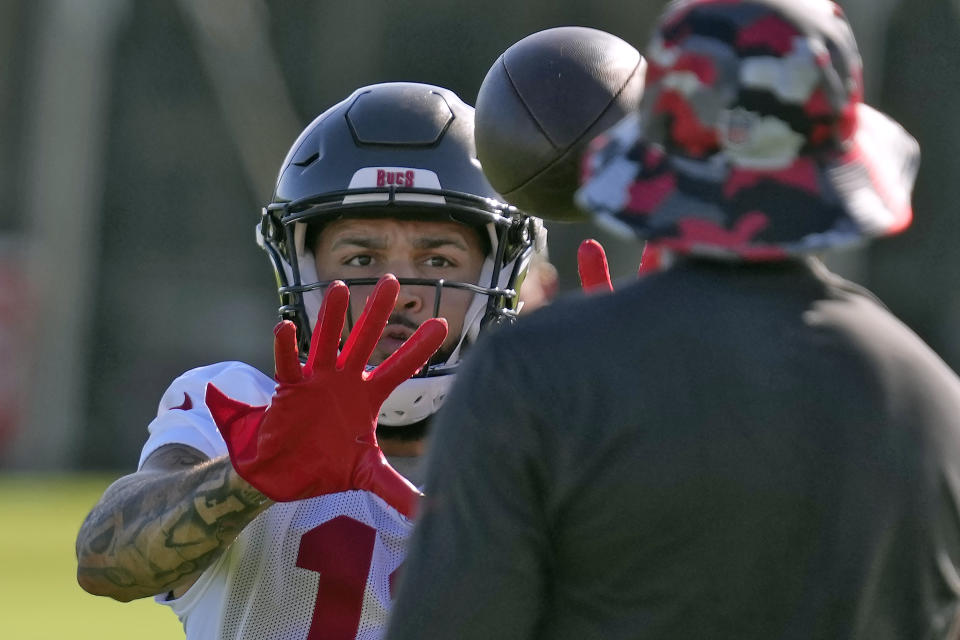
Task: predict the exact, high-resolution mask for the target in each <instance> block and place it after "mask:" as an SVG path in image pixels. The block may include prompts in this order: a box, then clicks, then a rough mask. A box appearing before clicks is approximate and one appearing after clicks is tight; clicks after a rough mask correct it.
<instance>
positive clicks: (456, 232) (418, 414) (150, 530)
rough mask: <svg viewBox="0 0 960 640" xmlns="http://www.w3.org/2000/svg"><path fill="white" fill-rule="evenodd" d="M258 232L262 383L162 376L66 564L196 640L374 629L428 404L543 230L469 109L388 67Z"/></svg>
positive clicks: (256, 378) (439, 395) (335, 124)
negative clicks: (265, 296) (143, 432)
mask: <svg viewBox="0 0 960 640" xmlns="http://www.w3.org/2000/svg"><path fill="white" fill-rule="evenodd" d="M257 238H258V241H259V243H260V245H261V246H262V247H263V249H264V250H265V251H266V253H267V254H268V256H269V258H270V260H271V263H272V265H273V268H274V271H275V275H276V279H277V282H278V285H279V294H280V298H281V303H282V306H281V307H280V315H281V317H282V319H283V320H282V322H281V323H280V324H279V325H278V326H277V329H276V331H275V334H276V337H275V356H276V370H275V372H274V373H275V378H274V377H270V376H266V375H264V374H263V373H261V372H259V371H257V370H255V369H254V368H252V367H250V366H248V365H246V364H243V363H239V362H222V363H219V364H213V365H209V366H204V367H200V368H197V369H193V370H191V371H188V372H186V373H185V374H183V375H182V376H180V377H179V378H177V379H176V380H175V381H174V382H173V383H172V384H171V386H170V387H169V388H168V389H167V391H166V392H165V393H164V394H163V397H162V399H161V401H160V407H159V411H158V413H157V417H156V418H155V419H154V420H153V422H151V424H150V425H149V434H150V435H149V438H148V440H147V442H146V444H145V445H144V448H143V450H142V453H141V456H140V463H139V468H138V470H137V471H136V472H135V473H133V474H131V475H129V476H125V477H123V478H121V479H120V480H118V481H117V482H115V483H114V484H113V485H112V486H111V487H110V488H108V489H107V491H106V492H105V494H104V495H103V497H102V498H101V500H100V502H99V503H98V504H97V505H96V506H95V507H94V508H93V510H92V511H91V513H90V515H89V516H88V517H87V519H86V521H85V523H84V525H83V527H82V529H81V531H80V533H79V535H78V538H77V554H78V563H79V568H78V579H79V581H80V583H81V585H82V586H83V587H84V588H85V589H86V590H88V591H90V592H91V593H95V594H99V595H106V596H110V597H113V598H116V599H118V600H124V601H126V600H131V599H134V598H140V597H145V596H155V597H156V599H157V601H159V602H161V603H163V604H166V605H168V606H170V607H171V608H172V609H173V610H174V611H175V612H176V614H177V615H178V616H179V617H180V619H181V621H182V622H183V624H184V628H185V631H186V635H187V637H188V638H190V639H194V638H197V639H199V638H248V639H254V638H264V639H266V638H286V639H293V640H297V639H306V638H315V637H321V635H322V637H325V638H336V639H348V638H377V637H379V636H380V635H381V634H382V631H383V628H384V624H385V620H386V616H387V613H388V611H389V609H390V604H391V593H392V589H393V586H394V580H395V577H396V575H397V573H398V571H399V570H400V567H401V563H402V562H403V558H404V550H405V542H406V539H407V536H408V535H409V533H410V530H411V527H412V524H411V520H410V516H411V514H412V513H413V510H414V509H415V507H416V502H417V499H418V495H419V492H418V491H417V489H416V488H415V487H416V486H417V485H420V484H421V483H422V481H421V476H420V471H419V461H420V458H421V454H422V453H423V448H424V443H425V436H426V434H427V431H428V426H429V422H430V419H431V416H432V415H433V414H434V412H436V411H437V409H438V408H439V406H440V404H441V402H442V401H443V398H444V396H445V394H446V391H447V388H448V387H449V385H450V382H451V380H452V379H453V376H454V373H455V372H456V370H457V367H458V364H459V362H460V361H461V359H462V358H463V356H464V354H465V353H466V351H467V350H469V349H470V347H471V346H472V345H473V344H474V343H475V341H476V339H477V336H478V335H479V334H480V332H481V331H483V329H484V328H485V327H486V326H488V325H496V324H500V323H504V322H511V321H512V320H513V319H514V317H515V316H516V315H517V313H518V311H519V309H518V307H519V302H518V295H517V291H518V290H519V288H520V285H521V284H522V282H523V279H524V276H525V273H526V271H527V268H528V265H529V263H530V261H531V259H532V257H533V256H534V255H535V254H536V252H537V251H538V250H540V249H542V248H543V247H544V244H545V231H544V230H543V228H542V224H541V222H540V221H539V220H538V219H536V218H533V217H530V216H527V215H525V214H524V213H522V212H520V211H519V210H517V209H516V208H514V207H510V206H508V205H506V204H504V203H503V202H502V201H501V200H500V198H499V197H498V195H497V194H496V193H495V192H494V191H493V189H492V188H491V187H490V186H489V184H488V182H487V181H486V179H485V178H484V176H483V173H482V171H481V169H480V166H479V163H478V162H477V160H476V158H475V152H474V145H473V109H472V108H471V107H470V106H468V105H467V104H465V103H464V102H462V101H461V100H460V99H459V98H458V97H457V96H456V95H455V94H454V93H452V92H451V91H449V90H446V89H443V88H440V87H435V86H430V85H424V84H416V83H387V84H378V85H373V86H369V87H365V88H362V89H358V90H357V91H355V92H354V93H353V94H352V95H350V96H349V97H348V98H347V99H346V100H344V101H342V102H340V103H339V104H337V105H335V106H333V107H332V108H330V109H329V110H327V111H326V112H324V113H323V114H322V115H320V116H319V117H318V118H317V119H316V120H314V121H313V122H312V123H311V124H310V125H309V126H308V127H307V128H306V129H305V130H304V131H303V133H302V134H301V135H300V137H299V138H298V139H297V141H296V142H295V143H294V144H293V146H292V148H291V149H290V152H289V154H288V155H287V158H286V159H285V161H284V163H283V166H282V168H281V170H280V175H279V178H278V181H277V187H276V191H275V194H274V198H273V202H272V203H271V204H269V205H267V206H266V207H265V208H264V210H263V214H262V217H261V220H260V223H259V224H258V226H257ZM388 274H392V275H388ZM365 300H366V305H364V302H365ZM440 318H442V319H443V320H441V319H440ZM444 320H445V323H444ZM381 332H382V333H381ZM341 338H344V340H341ZM434 351H435V352H436V353H435V354H434ZM428 358H429V360H428ZM327 429H341V430H342V429H347V430H355V431H356V438H355V439H354V438H351V439H350V440H351V441H350V442H348V443H347V444H346V445H344V444H343V443H342V442H341V443H340V444H337V443H336V442H334V441H331V440H326V439H324V437H323V433H324V431H325V430H327ZM341 440H342V439H341ZM381 451H382V453H381ZM228 454H229V455H228ZM383 454H385V456H386V459H388V460H389V462H390V464H387V463H386V461H385V460H384V456H383ZM391 466H392V467H393V468H396V469H398V470H399V471H400V472H402V474H403V476H400V475H399V474H397V472H395V471H394V470H393V468H391ZM337 473H342V478H341V480H342V481H341V482H339V484H337ZM352 487H360V488H359V489H352Z"/></svg>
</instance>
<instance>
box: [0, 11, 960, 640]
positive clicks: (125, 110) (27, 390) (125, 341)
mask: <svg viewBox="0 0 960 640" xmlns="http://www.w3.org/2000/svg"><path fill="white" fill-rule="evenodd" d="M840 4H841V5H843V7H844V8H845V9H846V11H847V14H848V17H849V18H850V21H851V23H852V25H853V27H854V31H855V33H856V35H857V39H858V41H859V43H860V48H861V52H862V54H863V57H864V62H865V67H866V85H867V99H868V101H869V102H871V103H872V104H874V105H875V106H878V107H880V108H881V109H882V110H884V111H886V112H888V113H890V114H891V115H892V116H894V117H895V118H896V119H898V120H899V121H900V122H901V123H902V124H904V125H905V126H906V128H907V129H908V130H910V131H911V132H912V133H913V134H914V135H915V136H916V137H917V138H918V139H919V140H920V144H921V148H922V151H923V160H922V165H921V170H920V175H919V179H918V183H917V189H916V195H915V199H914V203H915V216H916V220H915V222H914V224H913V226H912V227H911V228H910V229H908V230H907V231H906V232H905V233H904V234H903V235H901V236H899V237H896V238H891V239H885V240H882V241H879V242H877V243H876V244H875V245H873V246H872V247H869V248H866V249H863V250H860V251H857V252H854V253H852V254H847V255H843V256H838V257H836V258H831V259H830V261H831V264H832V265H833V266H834V267H835V268H836V269H837V270H839V271H840V272H841V273H843V274H844V275H846V276H848V277H850V278H851V279H853V280H856V281H858V282H860V283H862V284H865V285H867V286H868V287H869V288H871V289H872V290H873V291H874V292H875V293H877V294H878V295H879V296H880V297H881V298H882V299H883V300H884V301H885V302H886V303H887V305H888V306H890V307H891V308H892V309H893V311H894V312H895V313H896V314H897V315H899V316H900V317H901V318H902V319H903V320H904V321H905V322H906V323H907V324H909V325H910V326H911V327H912V328H913V329H914V330H916V331H917V332H918V333H919V334H920V335H921V336H922V337H923V338H924V339H925V340H926V341H927V342H928V343H929V344H931V345H932V346H933V348H934V349H935V350H936V351H938V352H939V353H940V355H941V356H942V357H943V358H944V359H945V360H946V361H947V362H948V363H949V364H950V365H951V366H952V367H954V369H957V368H958V367H960V332H958V331H957V330H956V327H957V325H958V320H960V293H958V292H957V288H956V286H955V283H956V281H957V275H958V273H960V253H958V252H957V251H956V250H955V247H956V245H957V242H958V240H960V217H958V216H957V214H956V213H955V209H956V208H957V203H958V202H960V118H958V117H957V116H956V115H955V111H956V105H957V104H960V1H958V0H910V1H909V2H906V1H901V0H848V1H846V2H841V3H840ZM662 6H663V3H662V2H638V1H636V0H634V1H632V2H626V1H625V0H616V1H613V2H584V1H583V0H525V1H524V2H517V1H516V0H484V1H483V2H465V1H462V0H392V1H388V0H351V1H350V2H346V1H343V0H340V1H334V0H310V1H308V0H283V1H279V0H275V1H271V0H166V1H160V0H153V1H149V0H20V1H18V0H0V195H2V198H3V200H4V201H5V202H6V203H7V204H6V205H5V206H4V207H2V208H0V471H5V472H7V473H4V474H0V480H5V481H6V482H8V483H9V482H13V481H14V480H11V478H13V479H16V478H21V479H22V478H23V477H24V476H23V473H22V472H31V473H33V472H54V473H63V472H78V471H97V472H104V473H105V474H106V475H104V476H103V477H104V478H107V477H111V476H116V475H119V474H120V473H126V472H130V471H132V470H133V469H134V468H135V465H136V461H137V457H138V452H139V449H140V447H141V445H142V443H143V442H144V440H145V437H146V425H147V424H148V423H149V421H150V420H151V418H152V417H153V415H154V414H155V411H156V406H157V402H158V401H159V399H160V395H161V393H162V392H163V390H164V389H165V388H166V386H167V385H168V384H169V382H170V381H171V380H172V379H173V378H174V377H176V376H177V375H179V374H180V373H182V372H183V371H185V370H187V369H189V368H192V367H194V366H199V365H203V364H208V363H211V362H216V361H220V360H243V361H246V362H248V363H250V364H253V365H255V366H257V367H258V368H261V369H263V370H265V371H270V370H272V358H271V344H272V335H271V329H272V327H273V325H274V323H275V321H276V307H277V305H278V301H277V296H276V291H275V283H274V280H273V276H272V272H271V270H270V267H269V264H268V262H267V259H266V256H265V255H264V254H262V253H261V252H260V250H259V249H258V248H257V247H256V245H255V243H254V225H255V223H256V222H257V219H258V216H259V210H260V207H261V206H262V205H264V204H265V203H267V202H268V201H269V199H270V196H271V193H272V187H273V182H274V180H275V178H276V173H277V170H278V169H279V167H280V163H281V161H282V160H283V158H284V156H285V154H286V151H287V150H288V148H289V146H290V145H291V144H292V142H293V141H294V139H295V138H296V136H297V135H298V133H299V132H300V130H301V129H302V128H303V127H304V126H305V125H306V124H307V123H309V122H310V121H311V120H312V119H313V118H314V117H315V116H316V115H318V114H319V113H321V112H322V111H323V110H325V109H326V108H327V107H329V106H331V105H332V104H334V103H335V102H337V101H339V100H341V99H343V98H344V97H346V96H347V95H348V94H349V93H350V92H352V91H353V90H354V89H355V88H357V87H359V86H363V85H366V84H370V83H374V82H381V81H392V80H412V81H422V82H429V83H432V84H439V85H442V86H446V87H449V88H450V89H453V90H454V91H456V92H457V93H458V94H459V95H460V96H461V97H463V98H464V99H465V100H466V101H468V102H471V103H472V102H473V101H474V99H475V97H476V93H477V90H478V88H479V86H480V83H481V81H482V80H483V77H484V75H485V73H486V70H487V69H488V68H489V67H490V65H491V64H492V63H493V62H494V60H496V58H497V57H498V56H499V54H500V53H502V51H503V50H504V49H505V48H507V47H508V46H509V45H511V44H512V43H514V42H515V41H517V40H519V39H520V38H522V37H524V36H526V35H528V34H530V33H532V32H535V31H538V30H540V29H544V28H548V27H553V26H559V25H583V26H591V27H596V28H599V29H604V30H606V31H610V32H612V33H614V34H616V35H618V36H620V37H622V38H624V39H625V40H627V41H629V42H631V43H632V44H634V45H635V46H638V47H639V48H641V49H642V47H643V45H644V43H645V41H646V38H647V36H648V34H649V31H650V28H651V25H652V20H653V18H654V16H656V15H657V14H658V13H659V11H660V9H661V7H662ZM587 236H593V237H597V238H599V239H601V241H602V242H604V244H605V245H606V246H607V248H608V252H609V253H610V255H611V265H612V269H613V272H614V276H615V277H620V278H629V277H633V273H634V272H635V269H636V265H637V262H638V259H639V248H640V247H639V246H636V245H633V244H630V243H624V242H618V241H616V240H615V239H613V238H610V237H608V236H606V235H605V234H603V233H600V232H599V231H597V230H595V229H594V228H592V227H591V226H590V225H558V224H552V225H550V240H551V246H550V253H551V259H552V261H553V262H554V264H555V265H556V267H557V269H558V272H559V276H560V287H561V290H564V289H571V288H575V287H576V286H577V282H576V269H575V263H574V256H575V252H576V246H577V244H578V242H579V241H580V240H581V239H582V238H584V237H587ZM642 326H643V325H642V319H639V320H638V330H642ZM11 472H21V473H18V474H14V473H11ZM101 489H102V486H98V487H97V488H96V491H95V492H94V493H96V492H97V491H99V490H101ZM0 495H2V494H0ZM95 497H96V496H95V495H93V497H92V498H90V500H93V499H95ZM89 506H90V505H89V504H85V505H84V508H82V509H79V510H78V511H77V516H76V517H82V515H83V513H85V510H86V508H88V507H89ZM8 522H10V521H8ZM3 526H5V527H7V526H9V525H3ZM77 526H79V521H77V522H76V523H75V526H74V527H73V528H72V529H71V530H70V531H69V532H68V533H69V534H70V535H69V536H67V537H68V538H70V544H72V536H73V535H74V534H75V531H76V527H77ZM7 575H8V576H9V575H10V574H7ZM3 580H5V578H3V577H0V581H3ZM6 580H8V581H9V580H10V578H9V577H8V578H6ZM0 585H2V582H0ZM9 637H14V636H9ZM16 637H25V636H16ZM37 637H41V636H37ZM100 637H104V636H102V635H101V636H100Z"/></svg>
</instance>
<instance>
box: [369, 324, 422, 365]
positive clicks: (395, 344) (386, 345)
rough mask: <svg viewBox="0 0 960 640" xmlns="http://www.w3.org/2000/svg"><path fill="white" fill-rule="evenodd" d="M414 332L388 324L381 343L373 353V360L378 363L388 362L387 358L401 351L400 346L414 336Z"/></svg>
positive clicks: (401, 326) (400, 326)
mask: <svg viewBox="0 0 960 640" xmlns="http://www.w3.org/2000/svg"><path fill="white" fill-rule="evenodd" d="M413 332H414V329H411V328H409V327H407V326H404V325H400V324H388V325H387V326H386V327H384V329H383V334H382V335H381V336H380V341H379V342H378V343H377V348H376V349H374V351H373V358H372V360H374V361H376V362H378V363H379V362H383V361H384V360H386V359H387V356H389V355H390V354H391V353H393V352H394V351H396V350H397V349H399V348H400V345H402V344H403V343H404V342H406V341H407V340H408V339H409V338H410V336H412V335H413Z"/></svg>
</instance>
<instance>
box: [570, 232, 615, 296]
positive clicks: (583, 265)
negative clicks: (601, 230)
mask: <svg viewBox="0 0 960 640" xmlns="http://www.w3.org/2000/svg"><path fill="white" fill-rule="evenodd" d="M577 270H578V271H579V272H580V286H581V287H582V288H583V290H584V291H585V292H588V293H589V292H603V291H607V292H610V291H613V284H612V283H611V282H610V269H609V267H608V266H607V255H606V253H604V251H603V247H602V246H601V245H600V243H599V242H597V241H596V240H593V239H590V240H584V241H583V242H581V243H580V247H579V248H578V249H577Z"/></svg>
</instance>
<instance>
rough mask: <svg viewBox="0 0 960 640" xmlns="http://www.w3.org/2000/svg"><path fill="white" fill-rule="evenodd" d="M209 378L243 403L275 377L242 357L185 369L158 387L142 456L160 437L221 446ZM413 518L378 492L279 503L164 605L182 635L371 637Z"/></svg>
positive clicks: (256, 397) (268, 389) (259, 401)
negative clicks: (209, 404)
mask: <svg viewBox="0 0 960 640" xmlns="http://www.w3.org/2000/svg"><path fill="white" fill-rule="evenodd" d="M208 382H213V383H214V384H215V385H216V386H217V387H218V388H220V390H221V391H223V392H224V393H226V394H227V395H229V396H230V397H232V398H234V399H237V400H240V401H242V402H246V403H248V404H251V405H265V404H268V403H269V402H270V397H271V396H272V395H273V391H274V385H275V383H274V381H273V379H271V378H269V377H267V376H265V375H264V374H263V373H261V372H260V371H258V370H256V369H254V368H253V367H251V366H249V365H246V364H243V363H240V362H224V363H219V364H215V365H210V366H207V367H201V368H198V369H193V370H191V371H188V372H187V373H185V374H183V375H182V376H180V377H179V378H177V379H176V380H175V381H174V382H173V384H171V385H170V387H169V388H168V389H167V391H166V393H164V395H163V398H162V399H161V401H160V408H159V411H158V412H157V417H156V419H154V420H153V422H151V423H150V426H149V430H150V437H149V439H148V440H147V443H146V445H144V448H143V451H142V453H141V456H140V464H141V465H142V464H143V461H144V460H146V458H147V456H149V455H150V454H151V453H152V452H153V451H155V450H156V449H157V448H158V447H161V446H163V445H165V444H171V443H180V444H186V445H189V446H191V447H194V448H195V449H199V450H200V451H202V452H203V453H205V454H206V455H208V456H210V457H211V458H214V457H219V456H222V455H225V454H226V453H227V446H226V443H224V441H223V438H222V437H221V436H220V432H219V431H218V430H217V427H216V425H215V424H214V422H213V419H212V418H211V417H210V413H209V411H208V410H207V407H206V404H205V403H204V394H205V390H206V386H207V383H208ZM411 529H412V523H411V522H410V521H409V520H408V519H407V518H405V517H404V516H403V515H401V514H400V513H399V512H398V511H396V510H395V509H394V508H393V507H391V506H389V505H388V504H387V503H386V502H384V501H383V500H381V499H380V498H379V497H377V496H375V495H373V494H372V493H369V492H366V491H346V492H343V493H336V494H332V495H328V496H320V497H316V498H310V499H308V500H300V501H297V502H287V503H277V504H274V505H272V506H271V507H270V508H269V509H267V510H266V511H264V512H263V513H261V514H260V515H259V516H258V517H257V518H256V519H255V520H253V522H251V523H250V524H248V525H247V526H246V527H245V528H244V530H243V531H242V532H241V533H240V535H239V536H238V537H237V539H236V541H235V542H234V543H233V544H232V545H231V546H230V548H229V549H228V550H227V552H226V553H224V554H223V555H222V556H221V557H220V558H219V559H218V560H217V562H215V563H214V564H213V565H211V566H210V567H209V568H208V569H207V570H206V571H205V572H204V573H203V574H202V575H201V576H200V578H199V579H198V580H197V582H196V583H195V584H194V585H193V586H192V587H190V589H189V590H188V591H187V592H186V593H185V594H184V595H183V596H182V597H180V598H177V599H174V600H168V599H167V597H166V596H163V595H161V596H157V598H156V600H157V601H158V602H160V603H162V604H165V605H168V606H169V607H171V608H172V609H173V610H174V612H175V613H176V614H177V616H178V617H179V618H180V620H181V622H182V623H183V626H184V629H185V631H186V635H187V640H201V639H202V640H214V639H222V640H226V639H231V640H232V639H244V640H261V639H262V640H267V639H270V640H309V639H314V638H325V639H328V640H350V639H352V638H357V639H363V640H374V639H377V638H380V637H382V635H383V633H384V631H385V630H386V621H387V613H388V612H389V609H390V602H391V592H392V589H393V585H394V580H395V578H396V575H397V573H398V569H399V567H400V565H401V563H402V562H403V558H404V553H405V548H406V541H407V537H408V536H409V534H410V532H411Z"/></svg>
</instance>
